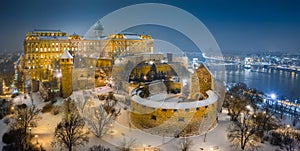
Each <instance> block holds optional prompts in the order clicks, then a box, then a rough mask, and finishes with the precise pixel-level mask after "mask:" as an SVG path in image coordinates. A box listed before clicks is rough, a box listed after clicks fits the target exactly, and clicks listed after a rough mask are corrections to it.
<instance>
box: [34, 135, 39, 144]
mask: <svg viewBox="0 0 300 151" xmlns="http://www.w3.org/2000/svg"><path fill="white" fill-rule="evenodd" d="M34 137H35V140H36V144H39V136H38V135H34Z"/></svg>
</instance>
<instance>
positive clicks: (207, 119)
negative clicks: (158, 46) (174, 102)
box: [130, 101, 217, 137]
mask: <svg viewBox="0 0 300 151" xmlns="http://www.w3.org/2000/svg"><path fill="white" fill-rule="evenodd" d="M130 106H131V111H132V112H131V115H130V117H131V122H132V124H133V125H134V126H135V127H137V128H139V129H141V130H143V131H145V132H147V133H151V134H154V135H163V136H169V137H174V136H175V137H176V136H193V135H200V134H203V133H206V132H207V131H209V130H210V129H212V128H213V127H214V126H215V125H216V120H217V113H216V111H217V102H215V103H213V104H210V105H208V106H201V107H195V108H190V109H162V108H156V109H155V108H151V107H147V106H144V105H141V104H138V103H136V102H135V101H131V104H130Z"/></svg>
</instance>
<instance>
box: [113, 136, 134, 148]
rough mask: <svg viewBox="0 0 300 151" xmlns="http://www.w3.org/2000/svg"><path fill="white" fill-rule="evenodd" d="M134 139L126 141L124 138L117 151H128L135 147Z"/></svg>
mask: <svg viewBox="0 0 300 151" xmlns="http://www.w3.org/2000/svg"><path fill="white" fill-rule="evenodd" d="M135 142H136V139H134V138H129V139H128V140H126V138H125V137H124V139H123V141H121V142H120V144H119V146H118V147H117V149H118V151H130V150H132V148H133V147H134V146H135Z"/></svg>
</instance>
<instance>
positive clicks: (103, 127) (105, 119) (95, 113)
mask: <svg viewBox="0 0 300 151" xmlns="http://www.w3.org/2000/svg"><path fill="white" fill-rule="evenodd" d="M116 104H117V101H116V99H115V97H114V96H113V94H112V93H110V94H109V95H108V96H107V97H106V99H105V102H104V104H101V105H99V106H98V107H97V108H96V109H95V108H90V111H91V112H89V114H86V117H85V121H86V122H87V125H88V127H89V128H90V130H91V131H92V133H93V134H94V135H95V136H97V137H102V136H103V135H104V134H106V132H107V131H108V126H109V124H111V123H112V121H113V120H115V119H116V118H117V117H118V116H119V115H120V109H117V108H116Z"/></svg>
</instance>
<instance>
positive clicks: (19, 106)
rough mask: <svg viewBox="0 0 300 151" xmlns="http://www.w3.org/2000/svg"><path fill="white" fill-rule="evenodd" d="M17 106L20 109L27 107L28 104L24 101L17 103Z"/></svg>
mask: <svg viewBox="0 0 300 151" xmlns="http://www.w3.org/2000/svg"><path fill="white" fill-rule="evenodd" d="M17 108H18V109H26V108H27V105H26V104H24V103H23V104H20V105H17Z"/></svg>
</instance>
